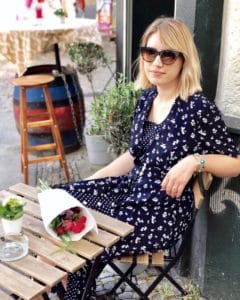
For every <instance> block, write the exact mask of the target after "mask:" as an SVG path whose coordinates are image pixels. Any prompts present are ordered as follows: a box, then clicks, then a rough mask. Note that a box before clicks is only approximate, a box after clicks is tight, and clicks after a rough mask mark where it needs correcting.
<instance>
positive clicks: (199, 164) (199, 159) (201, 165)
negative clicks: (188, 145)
mask: <svg viewBox="0 0 240 300" xmlns="http://www.w3.org/2000/svg"><path fill="white" fill-rule="evenodd" d="M192 156H193V157H194V159H195V162H196V166H195V173H201V172H203V171H204V169H205V159H204V157H203V156H202V155H200V154H199V153H194V154H193V155H192Z"/></svg>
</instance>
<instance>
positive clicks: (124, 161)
mask: <svg viewBox="0 0 240 300" xmlns="http://www.w3.org/2000/svg"><path fill="white" fill-rule="evenodd" d="M133 160H134V159H133V157H132V155H131V154H130V152H129V151H127V152H125V153H124V154H122V155H121V156H119V157H118V158H116V159H115V160H114V161H113V162H111V163H110V164H109V165H107V166H106V167H104V168H102V169H100V170H98V171H97V172H95V173H94V174H93V175H91V176H90V177H88V178H86V179H98V178H103V177H108V176H121V175H124V174H127V173H128V172H129V171H130V170H131V169H132V168H133V166H134V163H133Z"/></svg>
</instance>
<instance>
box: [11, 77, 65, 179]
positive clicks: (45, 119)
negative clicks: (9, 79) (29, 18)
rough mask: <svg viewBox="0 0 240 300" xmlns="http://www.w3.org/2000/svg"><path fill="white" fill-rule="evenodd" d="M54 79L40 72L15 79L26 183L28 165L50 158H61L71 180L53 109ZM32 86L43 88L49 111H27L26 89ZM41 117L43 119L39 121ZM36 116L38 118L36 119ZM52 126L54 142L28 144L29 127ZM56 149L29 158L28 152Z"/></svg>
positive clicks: (22, 160)
mask: <svg viewBox="0 0 240 300" xmlns="http://www.w3.org/2000/svg"><path fill="white" fill-rule="evenodd" d="M52 81H54V77H53V76H50V75H44V74H38V75H29V76H22V77H18V78H16V79H14V80H13V84H14V85H15V86H19V87H20V122H19V125H20V126H19V130H20V136H21V172H22V173H23V175H24V183H26V184H28V165H29V164H32V163H37V162H46V161H50V160H59V162H60V164H61V167H62V168H63V169H64V173H65V176H66V179H67V181H69V180H70V177H69V172H68V168H67V164H66V160H65V154H64V149H63V145H62V139H61V135H60V131H59V128H58V124H57V120H56V116H55V113H54V109H53V104H52V99H51V95H50V92H49V89H48V86H47V84H48V83H50V82H52ZM31 88H42V89H43V93H44V97H45V102H46V107H47V111H46V112H44V113H41V114H31V115H29V114H28V113H27V99H26V90H27V89H31ZM39 117H40V118H42V120H40V121H39ZM34 118H36V119H38V120H36V119H35V120H34ZM44 126H47V127H50V128H51V131H52V136H53V141H54V142H53V143H51V144H42V145H37V146H29V145H28V129H29V128H34V127H44ZM44 150H55V151H56V154H55V155H50V156H44V157H38V158H33V159H29V158H28V152H33V151H44Z"/></svg>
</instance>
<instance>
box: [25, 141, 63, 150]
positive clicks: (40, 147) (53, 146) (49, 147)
mask: <svg viewBox="0 0 240 300" xmlns="http://www.w3.org/2000/svg"><path fill="white" fill-rule="evenodd" d="M56 148H57V146H56V144H55V143H52V144H43V145H37V146H30V147H28V148H27V149H28V151H29V152H33V151H44V150H53V149H56Z"/></svg>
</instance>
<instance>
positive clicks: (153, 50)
mask: <svg viewBox="0 0 240 300" xmlns="http://www.w3.org/2000/svg"><path fill="white" fill-rule="evenodd" d="M200 79H201V69H200V63H199V57H198V53H197V50H196V47H195V44H194V42H193V38H192V35H191V33H190V31H189V30H188V28H187V27H186V25H185V24H184V23H183V22H181V21H180V20H176V19H172V18H159V19H157V20H155V21H154V22H153V23H152V24H151V25H149V27H148V28H147V30H146V31H145V33H144V35H143V37H142V41H141V47H140V54H139V75H138V78H137V81H136V84H137V86H138V87H141V88H143V89H144V92H143V93H142V95H141V97H140V99H139V100H138V103H137V106H136V110H135V114H134V120H133V126H132V132H131V138H130V146H129V151H127V152H126V153H125V154H123V155H122V156H120V157H119V158H117V159H116V160H115V161H113V162H112V163H111V164H110V165H108V166H106V167H104V168H103V169H101V170H99V171H98V172H96V173H95V174H93V175H92V176H91V177H89V178H87V179H86V180H81V181H78V182H74V183H71V184H66V185H61V186H60V187H62V188H64V189H66V190H67V191H69V192H70V193H71V194H72V195H73V196H75V197H76V198H77V199H79V200H80V201H81V202H82V203H83V204H85V205H87V206H89V207H92V208H94V209H97V210H99V211H101V212H103V213H106V214H109V215H111V216H113V217H115V218H118V219H120V220H123V221H125V222H129V223H131V224H132V225H134V226H135V231H134V233H132V235H130V236H129V237H127V238H126V239H125V240H122V241H120V242H119V243H118V244H117V245H116V246H114V247H113V248H111V249H109V251H108V255H110V256H121V255H125V254H136V253H143V252H146V251H156V250H158V249H167V248H169V247H171V246H173V245H174V244H175V243H176V242H177V241H178V239H179V237H180V235H181V234H182V233H184V232H185V230H186V229H187V228H188V225H189V223H190V221H191V218H192V208H193V192H192V178H193V176H194V174H195V173H196V172H201V171H208V172H211V173H212V174H214V175H215V176H220V177H222V176H237V175H239V174H240V156H239V152H238V150H237V148H236V146H235V145H234V143H233V141H232V139H231V138H230V136H229V135H228V133H227V130H226V126H225V124H224V122H223V121H222V119H221V115H220V113H219V111H218V109H217V108H216V106H215V105H214V104H212V103H211V102H209V101H208V100H207V99H206V98H205V97H204V95H203V94H202V92H201V84H200ZM106 257H107V253H103V254H102V258H101V266H100V267H99V271H100V270H101V268H102V267H103V266H104V264H105V263H106ZM88 267H90V266H88ZM88 267H87V268H86V271H85V272H83V271H81V272H79V273H78V274H70V275H69V281H68V289H67V293H66V296H65V299H68V300H70V299H71V300H74V299H77V297H78V295H82V293H83V290H84V286H85V280H86V277H87V273H88V270H89V268H88Z"/></svg>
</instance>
